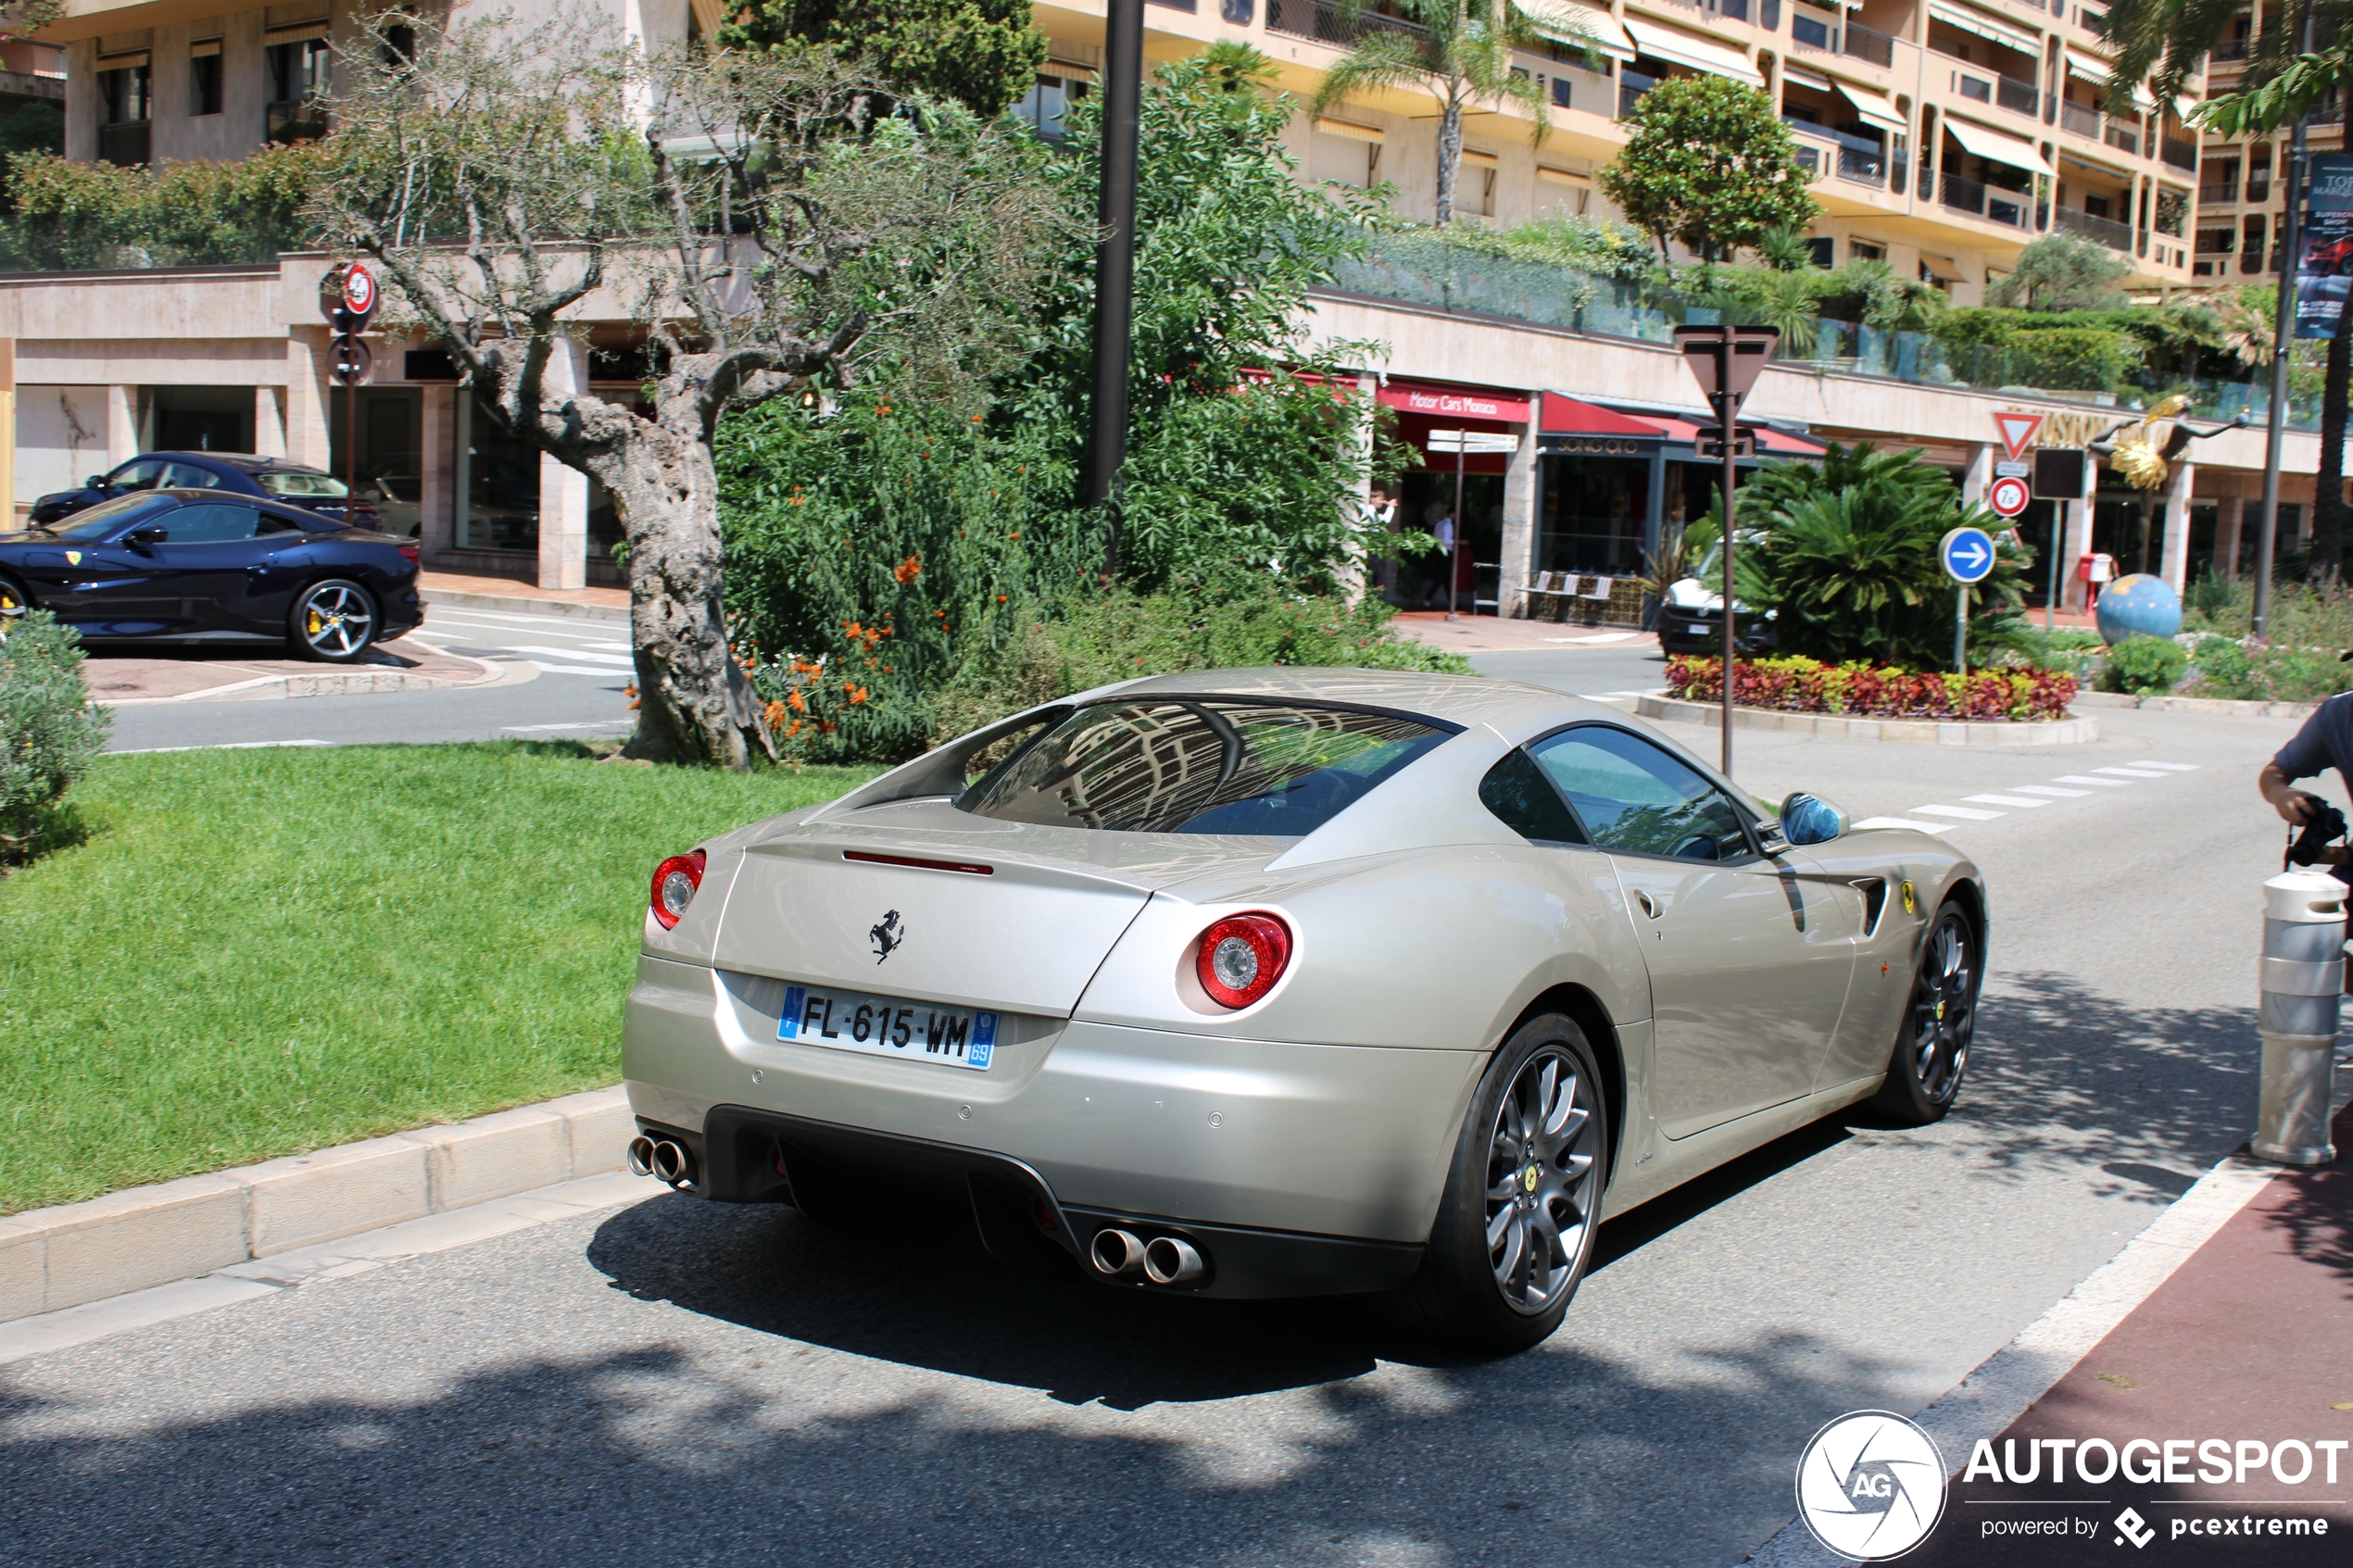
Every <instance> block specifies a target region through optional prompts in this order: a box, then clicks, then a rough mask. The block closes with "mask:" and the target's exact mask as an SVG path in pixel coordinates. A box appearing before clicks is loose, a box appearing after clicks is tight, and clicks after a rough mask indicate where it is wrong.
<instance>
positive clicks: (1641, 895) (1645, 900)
mask: <svg viewBox="0 0 2353 1568" xmlns="http://www.w3.org/2000/svg"><path fill="white" fill-rule="evenodd" d="M1634 902H1636V903H1637V904H1640V905H1642V913H1644V914H1646V915H1648V916H1650V917H1651V919H1653V920H1656V919H1657V918H1658V904H1657V902H1656V901H1655V899H1653V898H1652V897H1651V896H1650V895H1649V894H1648V893H1645V892H1643V891H1642V889H1641V888H1639V887H1637V888H1636V889H1634Z"/></svg>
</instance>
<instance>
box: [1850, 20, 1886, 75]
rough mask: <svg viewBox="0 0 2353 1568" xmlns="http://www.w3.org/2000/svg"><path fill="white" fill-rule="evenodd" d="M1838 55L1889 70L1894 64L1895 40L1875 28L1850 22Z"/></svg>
mask: <svg viewBox="0 0 2353 1568" xmlns="http://www.w3.org/2000/svg"><path fill="white" fill-rule="evenodd" d="M1840 53H1842V54H1844V55H1848V56H1853V57H1854V58H1856V59H1858V60H1869V61H1870V62H1871V64H1873V65H1875V66H1879V67H1881V68H1882V69H1886V68H1891V67H1893V66H1894V64H1895V40H1894V37H1893V36H1892V35H1891V34H1888V33H1884V32H1881V31H1879V30H1877V29H1876V28H1869V27H1865V26H1864V25H1863V24H1862V23H1861V22H1855V21H1850V22H1848V23H1847V24H1846V37H1845V39H1844V40H1843V47H1842V48H1841V50H1840Z"/></svg>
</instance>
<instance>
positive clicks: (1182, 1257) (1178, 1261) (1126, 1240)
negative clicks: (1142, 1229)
mask: <svg viewBox="0 0 2353 1568" xmlns="http://www.w3.org/2000/svg"><path fill="white" fill-rule="evenodd" d="M1088 1251H1089V1252H1090V1253H1091V1254H1092V1255H1093V1258H1094V1261H1095V1267H1096V1268H1097V1269H1099V1270H1101V1272H1102V1273H1106V1274H1109V1275H1110V1276H1111V1277H1112V1278H1114V1279H1125V1278H1126V1277H1128V1276H1130V1275H1132V1274H1136V1273H1142V1274H1143V1276H1144V1277H1145V1278H1146V1279H1148V1280H1150V1281H1151V1282H1152V1283H1153V1284H1154V1285H1189V1284H1191V1283H1192V1282H1193V1281H1194V1280H1197V1279H1199V1278H1201V1277H1202V1275H1203V1274H1205V1273H1208V1272H1209V1265H1208V1263H1207V1262H1206V1261H1203V1260H1202V1255H1201V1252H1200V1250H1199V1249H1198V1248H1195V1247H1194V1246H1193V1244H1192V1243H1191V1242H1189V1241H1187V1240H1185V1239H1184V1238H1183V1237H1181V1236H1154V1237H1152V1238H1151V1240H1150V1241H1146V1240H1144V1239H1143V1238H1142V1237H1140V1236H1137V1234H1136V1233H1135V1232H1134V1231H1125V1230H1119V1229H1116V1228H1114V1229H1109V1230H1100V1231H1097V1232H1096V1233H1095V1240H1094V1243H1093V1245H1092V1246H1091V1247H1089V1248H1088Z"/></svg>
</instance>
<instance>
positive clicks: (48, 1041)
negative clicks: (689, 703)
mask: <svg viewBox="0 0 2353 1568" xmlns="http://www.w3.org/2000/svg"><path fill="white" fill-rule="evenodd" d="M875 771H877V770H874V769H850V768H823V769H811V770H809V771H806V772H803V773H800V774H798V775H796V774H793V773H790V772H786V771H768V772H763V773H759V774H754V775H751V776H749V777H746V776H740V775H731V774H723V773H703V772H694V771H685V770H679V769H670V768H642V767H627V766H620V767H615V766H607V765H605V764H602V763H599V762H596V761H593V760H591V759H589V758H588V757H587V756H586V755H585V752H584V751H583V750H582V749H581V748H579V747H577V746H568V745H557V744H518V743H503V744H493V745H484V746H362V747H346V748H336V749H333V750H317V751H313V750H305V749H293V748H288V749H283V750H278V749H270V750H245V751H188V752H175V753H163V754H157V755H151V756H133V757H107V758H102V759H100V760H99V761H98V763H97V765H96V766H95V767H94V769H93V770H92V771H91V773H90V775H89V776H88V777H87V778H86V779H84V780H83V781H82V783H81V784H77V785H76V786H75V787H74V790H73V792H72V794H71V795H70V796H69V797H68V799H69V802H70V803H72V804H73V805H74V806H75V807H76V808H77V809H78V810H79V812H80V814H81V818H82V822H83V823H84V824H85V825H86V827H87V828H88V830H89V836H88V838H87V840H86V841H85V842H83V843H82V845H80V846H79V847H75V848H70V849H66V850H63V851H61V852H59V853H57V854H55V855H52V856H50V857H48V858H47V859H43V860H41V861H38V862H36V863H35V864H33V865H32V866H31V867H29V868H27V869H25V870H22V871H19V872H17V873H16V874H14V875H11V876H9V877H7V878H6V879H5V880H0V1084H5V1085H6V1096H5V1098H4V1099H0V1214H7V1213H14V1212H16V1211H17V1210H22V1209H29V1208H34V1207H37V1206H40V1205H44V1204H51V1203H66V1202H71V1201H73V1200H75V1199H77V1198H90V1197H94V1196H95V1195H97V1194H99V1193H103V1192H107V1191H110V1190H112V1189H114V1188H117V1187H122V1186H130V1185H136V1184H139V1183H143V1182H154V1181H162V1180H165V1179H167V1178H169V1177H172V1176H182V1175H187V1174H189V1173H193V1172H198V1171H210V1170H216V1169H219V1168H220V1167H222V1166H226V1165H239V1164H245V1163H246V1162H248V1161H252V1160H266V1159H270V1158H272V1157H274V1156H277V1155H282V1154H296V1153H301V1152H303V1151H305V1150H308V1149H312V1148H321V1147H323V1146H326V1145H329V1144H337V1143H344V1142H347V1141H349V1140H351V1139H354V1138H363V1137H370V1136H372V1135H377V1134H382V1133H388V1132H394V1131H396V1130H398V1129H400V1128H403V1127H413V1126H417V1125H420V1124H422V1123H429V1122H436V1121H457V1120H460V1119H462V1118H464V1117H468V1116H476V1115H480V1114H482V1113H483V1112H485V1111H490V1110H501V1109H503V1108H505V1107H508V1106H512V1105H520V1104H522V1103H525V1102H527V1101H531V1100H535V1099H543V1098H547V1097H549V1096H551V1095H560V1094H566V1093H570V1092H572V1091H573V1090H576V1089H585V1088H594V1087H597V1086H598V1085H605V1084H610V1083H612V1082H613V1081H614V1080H615V1079H616V1078H618V1077H619V1075H620V1068H621V1005H622V998H623V996H624V995H625V993H626V992H627V990H628V986H629V980H630V972H631V966H632V963H633V961H634V960H635V954H636V951H637V943H638V935H637V934H638V925H639V919H640V916H641V913H642V911H643V910H644V908H645V902H646V884H647V880H648V877H649V876H650V875H651V873H652V872H653V867H654V863H655V862H656V861H657V860H659V859H661V858H662V857H663V856H664V855H669V854H675V853H677V852H679V851H682V850H685V849H688V848H691V847H693V846H694V845H695V843H696V842H697V840H698V839H700V838H702V837H706V836H708V835H710V834H716V833H721V832H724V831H725V830H727V829H729V828H732V827H736V826H738V825H740V824H742V823H744V822H751V821H754V820H756V819H758V818H761V817H764V816H769V815H773V814H774V813H775V812H779V811H786V810H791V809H794V808H796V807H800V806H807V805H812V804H814V803H815V802H817V801H820V800H824V799H829V798H831V797H834V796H836V795H838V794H840V793H841V792H843V791H844V790H846V789H848V788H849V787H850V786H851V785H852V784H856V783H858V782H860V781H862V780H863V779H866V778H869V777H872V776H873V774H874V773H875Z"/></svg>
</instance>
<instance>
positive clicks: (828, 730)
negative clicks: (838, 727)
mask: <svg viewBox="0 0 2353 1568" xmlns="http://www.w3.org/2000/svg"><path fill="white" fill-rule="evenodd" d="M817 728H818V729H819V730H821V731H823V732H824V734H833V733H834V721H832V720H831V719H828V720H826V721H824V723H822V724H819V725H818V726H817Z"/></svg>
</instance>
